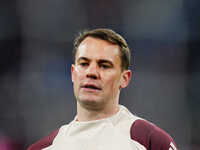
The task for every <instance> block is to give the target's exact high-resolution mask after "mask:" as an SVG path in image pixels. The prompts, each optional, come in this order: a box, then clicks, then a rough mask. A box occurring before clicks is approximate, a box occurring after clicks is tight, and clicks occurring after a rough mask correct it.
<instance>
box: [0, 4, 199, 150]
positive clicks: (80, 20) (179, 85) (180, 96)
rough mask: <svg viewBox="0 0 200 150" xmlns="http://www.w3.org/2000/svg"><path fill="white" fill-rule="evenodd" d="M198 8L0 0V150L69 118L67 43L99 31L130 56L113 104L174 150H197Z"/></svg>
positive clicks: (12, 149)
mask: <svg viewBox="0 0 200 150" xmlns="http://www.w3.org/2000/svg"><path fill="white" fill-rule="evenodd" d="M199 8H200V1H199V0H167V1H164V0H123V1H116V0H84V1H83V0H74V1H73V0H56V1H54V0H34V1H33V0H1V2H0V149H1V150H4V149H3V146H4V148H5V146H7V149H6V148H5V150H21V149H24V150H25V149H26V147H27V146H28V145H30V144H31V143H33V142H35V141H37V140H38V139H40V138H41V137H43V136H45V135H47V134H48V133H49V132H51V131H53V130H55V129H56V128H59V127H60V126H61V125H63V124H65V123H68V122H69V121H70V120H71V119H73V117H74V116H75V115H76V102H75V99H74V97H73V89H72V82H71V75H70V69H71V68H70V67H71V63H72V48H73V39H74V37H75V35H76V34H77V33H78V32H79V31H81V30H83V29H93V28H99V27H107V28H111V29H113V30H115V31H116V32H118V33H120V34H122V35H123V36H124V37H125V39H126V40H127V41H128V44H129V45H130V48H131V49H132V51H133V52H134V54H135V55H136V59H135V64H136V70H135V72H136V75H135V78H133V80H132V82H131V84H130V86H129V87H128V88H127V89H125V90H123V91H122V93H121V98H120V103H121V104H123V105H125V106H126V107H128V108H129V109H130V110H131V111H132V112H133V113H135V114H137V115H139V116H141V117H144V118H146V119H147V120H149V121H152V122H154V123H155V124H157V125H158V126H160V127H161V128H163V129H164V130H166V131H167V132H168V133H169V134H170V135H171V136H172V137H173V138H174V139H175V141H176V143H177V145H178V147H179V149H181V150H199V149H200V136H199V133H200V117H199V115H200V87H199V84H200V67H199V66H200V50H199V48H200V9H199ZM131 67H132V69H134V64H133V61H132V66H131Z"/></svg>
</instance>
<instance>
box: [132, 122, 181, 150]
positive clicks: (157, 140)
mask: <svg viewBox="0 0 200 150" xmlns="http://www.w3.org/2000/svg"><path fill="white" fill-rule="evenodd" d="M130 132H131V139H132V140H134V141H137V142H139V143H140V144H142V145H143V146H144V147H146V149H148V150H178V149H177V148H176V146H175V142H174V140H173V139H172V137H171V136H170V135H169V134H168V133H166V132H165V131H164V130H162V129H161V128H159V127H157V126H156V125H154V124H152V123H150V122H148V121H146V120H141V119H138V120H136V121H134V122H133V124H132V126H131V130H130ZM170 148H171V149H170Z"/></svg>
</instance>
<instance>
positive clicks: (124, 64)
mask: <svg viewBox="0 0 200 150" xmlns="http://www.w3.org/2000/svg"><path fill="white" fill-rule="evenodd" d="M86 37H94V38H98V39H102V40H105V41H108V42H110V43H112V44H117V45H118V46H119V47H120V59H121V69H122V70H127V69H128V68H129V66H130V61H131V54H130V49H129V47H128V44H127V42H126V40H125V39H124V38H123V37H122V36H121V35H119V34H118V33H116V32H114V31H113V30H111V29H106V28H99V29H93V30H84V31H82V32H80V33H79V35H78V36H77V37H76V38H75V40H74V50H73V59H74V62H75V57H76V52H77V50H78V47H79V45H80V43H81V42H82V41H83V40H84V39H85V38H86Z"/></svg>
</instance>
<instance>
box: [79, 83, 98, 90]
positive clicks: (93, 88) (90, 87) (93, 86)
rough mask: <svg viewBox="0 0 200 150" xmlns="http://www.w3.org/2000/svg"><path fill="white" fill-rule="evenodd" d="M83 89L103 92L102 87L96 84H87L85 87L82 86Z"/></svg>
mask: <svg viewBox="0 0 200 150" xmlns="http://www.w3.org/2000/svg"><path fill="white" fill-rule="evenodd" d="M81 88H84V89H88V90H101V88H100V87H98V86H96V85H94V84H85V85H83V86H81Z"/></svg>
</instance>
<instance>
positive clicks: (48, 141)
mask: <svg viewBox="0 0 200 150" xmlns="http://www.w3.org/2000/svg"><path fill="white" fill-rule="evenodd" d="M58 132H59V129H57V130H55V131H53V132H51V133H50V134H49V135H48V136H46V137H44V138H42V139H40V140H39V141H37V142H35V143H33V144H32V145H30V146H29V147H28V149H27V150H41V149H43V148H45V147H48V146H50V145H52V143H53V140H54V138H55V137H56V136H57V134H58Z"/></svg>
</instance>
